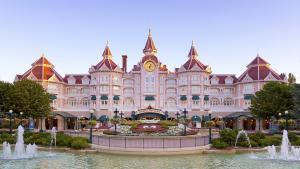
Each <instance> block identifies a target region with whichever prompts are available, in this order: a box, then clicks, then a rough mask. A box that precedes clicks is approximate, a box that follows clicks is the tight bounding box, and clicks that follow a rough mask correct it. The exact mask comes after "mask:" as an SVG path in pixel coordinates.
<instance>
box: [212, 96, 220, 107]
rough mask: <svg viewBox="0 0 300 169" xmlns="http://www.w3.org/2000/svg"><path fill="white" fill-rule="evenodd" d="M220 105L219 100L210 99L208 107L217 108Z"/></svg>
mask: <svg viewBox="0 0 300 169" xmlns="http://www.w3.org/2000/svg"><path fill="white" fill-rule="evenodd" d="M219 104H220V100H219V99H218V98H211V99H210V105H212V106H217V105H219Z"/></svg>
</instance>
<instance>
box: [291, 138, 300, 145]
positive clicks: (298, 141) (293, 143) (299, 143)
mask: <svg viewBox="0 0 300 169" xmlns="http://www.w3.org/2000/svg"><path fill="white" fill-rule="evenodd" d="M292 145H293V146H300V139H298V140H297V141H294V142H292Z"/></svg>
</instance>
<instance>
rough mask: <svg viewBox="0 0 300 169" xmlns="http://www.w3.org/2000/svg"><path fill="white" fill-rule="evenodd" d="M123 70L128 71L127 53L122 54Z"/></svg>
mask: <svg viewBox="0 0 300 169" xmlns="http://www.w3.org/2000/svg"><path fill="white" fill-rule="evenodd" d="M122 70H123V72H124V73H126V72H127V55H122Z"/></svg>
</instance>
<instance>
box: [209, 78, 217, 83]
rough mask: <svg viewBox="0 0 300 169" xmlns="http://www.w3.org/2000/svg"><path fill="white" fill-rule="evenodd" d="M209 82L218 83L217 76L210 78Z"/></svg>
mask: <svg viewBox="0 0 300 169" xmlns="http://www.w3.org/2000/svg"><path fill="white" fill-rule="evenodd" d="M210 83H211V84H219V78H217V77H213V78H211V80H210Z"/></svg>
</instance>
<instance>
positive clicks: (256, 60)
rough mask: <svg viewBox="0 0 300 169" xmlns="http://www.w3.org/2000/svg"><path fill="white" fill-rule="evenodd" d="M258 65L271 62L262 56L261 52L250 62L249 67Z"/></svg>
mask: <svg viewBox="0 0 300 169" xmlns="http://www.w3.org/2000/svg"><path fill="white" fill-rule="evenodd" d="M256 65H269V63H268V62H267V61H265V60H264V59H263V58H261V57H260V56H259V54H257V55H256V57H255V58H254V59H253V60H252V61H251V62H250V63H249V65H248V66H247V67H250V66H256Z"/></svg>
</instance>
